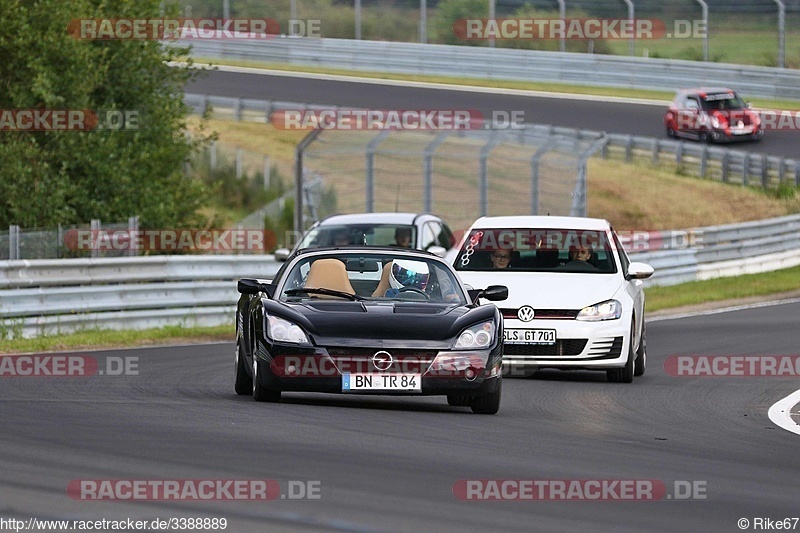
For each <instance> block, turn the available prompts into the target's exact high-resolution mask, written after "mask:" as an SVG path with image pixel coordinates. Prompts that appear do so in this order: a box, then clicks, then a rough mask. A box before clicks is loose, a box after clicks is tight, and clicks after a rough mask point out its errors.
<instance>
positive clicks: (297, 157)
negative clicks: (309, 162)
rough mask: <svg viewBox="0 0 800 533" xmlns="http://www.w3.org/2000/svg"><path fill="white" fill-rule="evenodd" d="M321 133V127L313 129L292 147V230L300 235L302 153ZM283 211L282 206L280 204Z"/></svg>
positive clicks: (301, 226)
mask: <svg viewBox="0 0 800 533" xmlns="http://www.w3.org/2000/svg"><path fill="white" fill-rule="evenodd" d="M320 133H322V130H321V129H314V130H311V131H310V132H308V135H306V136H305V137H303V140H302V141H300V144H298V145H297V148H295V149H294V232H295V235H300V232H302V231H303V229H304V225H303V153H304V152H305V151H306V148H308V147H309V145H310V144H311V143H313V142H314V140H315V139H316V138H317V137H319V135H320ZM281 211H283V206H281Z"/></svg>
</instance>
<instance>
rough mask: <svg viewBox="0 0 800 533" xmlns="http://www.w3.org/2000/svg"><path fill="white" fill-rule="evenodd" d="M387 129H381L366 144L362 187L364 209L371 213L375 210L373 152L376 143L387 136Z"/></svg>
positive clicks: (379, 142)
mask: <svg viewBox="0 0 800 533" xmlns="http://www.w3.org/2000/svg"><path fill="white" fill-rule="evenodd" d="M389 133H390V131H389V130H383V131H382V132H380V133H379V134H378V135H376V136H375V137H374V138H373V139H372V140H370V141H369V143H368V144H367V176H366V177H367V183H366V186H365V187H364V189H365V192H366V193H367V198H366V206H365V208H366V209H365V211H366V212H367V213H372V212H373V211H374V210H375V152H376V151H377V150H378V145H380V144H381V142H383V140H384V139H385V138H386V137H388V136H389Z"/></svg>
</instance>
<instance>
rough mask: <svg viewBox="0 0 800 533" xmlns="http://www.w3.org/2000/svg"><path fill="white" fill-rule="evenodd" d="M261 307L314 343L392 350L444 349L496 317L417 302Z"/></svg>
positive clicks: (486, 311) (490, 309)
mask: <svg viewBox="0 0 800 533" xmlns="http://www.w3.org/2000/svg"><path fill="white" fill-rule="evenodd" d="M264 305H265V311H266V312H267V313H274V314H279V315H281V316H283V317H285V318H287V319H289V320H293V321H295V322H297V323H298V324H300V325H301V326H302V327H303V328H304V329H306V331H308V333H310V334H311V335H312V337H314V340H315V341H316V342H318V343H325V344H339V343H342V344H348V345H350V344H352V343H353V342H354V341H356V342H357V341H358V340H359V339H363V340H370V341H380V342H378V344H382V343H384V342H385V343H386V344H385V345H386V346H389V345H391V344H393V342H392V341H424V342H431V341H432V342H447V343H449V341H450V340H452V339H453V338H454V337H455V336H457V335H458V334H459V333H460V332H461V330H463V329H464V328H465V327H467V326H470V325H472V324H475V323H477V322H481V321H484V320H488V319H491V318H492V317H493V316H494V312H495V307H494V306H493V305H488V306H487V305H484V306H479V307H467V306H457V305H447V304H436V303H418V302H385V301H383V302H371V301H362V302H347V301H335V300H329V301H325V300H314V301H309V300H305V301H303V302H298V303H279V302H274V301H266V302H264ZM337 339H339V341H337ZM369 344H370V345H372V346H375V345H376V344H375V342H370V343H369Z"/></svg>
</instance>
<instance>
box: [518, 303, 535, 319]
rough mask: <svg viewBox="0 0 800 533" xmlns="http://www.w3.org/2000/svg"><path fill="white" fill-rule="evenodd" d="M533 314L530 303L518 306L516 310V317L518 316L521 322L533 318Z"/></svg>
mask: <svg viewBox="0 0 800 533" xmlns="http://www.w3.org/2000/svg"><path fill="white" fill-rule="evenodd" d="M533 315H534V313H533V307H531V306H530V305H523V306H522V307H520V308H519V311H517V318H519V319H520V320H522V321H523V322H530V321H531V320H533Z"/></svg>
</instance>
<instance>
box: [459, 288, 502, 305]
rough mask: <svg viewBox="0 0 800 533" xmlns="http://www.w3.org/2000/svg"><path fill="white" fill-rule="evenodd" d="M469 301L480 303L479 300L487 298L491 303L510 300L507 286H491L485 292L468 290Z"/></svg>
mask: <svg viewBox="0 0 800 533" xmlns="http://www.w3.org/2000/svg"><path fill="white" fill-rule="evenodd" d="M467 293H468V294H469V299H470V301H472V303H475V302H477V301H478V298H485V299H487V300H489V301H490V302H500V301H502V300H507V299H508V287H506V286H505V285H489V286H488V287H486V288H485V289H483V290H480V289H468V290H467Z"/></svg>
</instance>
